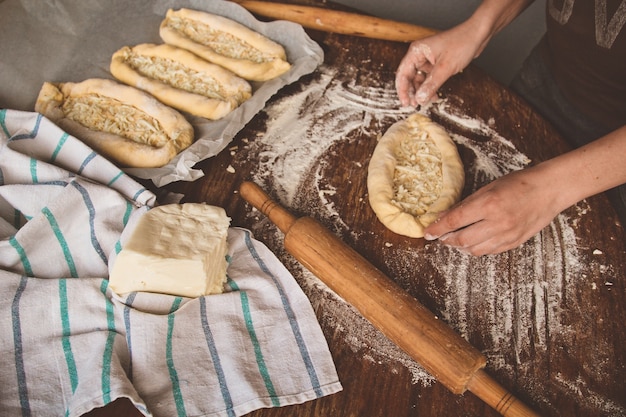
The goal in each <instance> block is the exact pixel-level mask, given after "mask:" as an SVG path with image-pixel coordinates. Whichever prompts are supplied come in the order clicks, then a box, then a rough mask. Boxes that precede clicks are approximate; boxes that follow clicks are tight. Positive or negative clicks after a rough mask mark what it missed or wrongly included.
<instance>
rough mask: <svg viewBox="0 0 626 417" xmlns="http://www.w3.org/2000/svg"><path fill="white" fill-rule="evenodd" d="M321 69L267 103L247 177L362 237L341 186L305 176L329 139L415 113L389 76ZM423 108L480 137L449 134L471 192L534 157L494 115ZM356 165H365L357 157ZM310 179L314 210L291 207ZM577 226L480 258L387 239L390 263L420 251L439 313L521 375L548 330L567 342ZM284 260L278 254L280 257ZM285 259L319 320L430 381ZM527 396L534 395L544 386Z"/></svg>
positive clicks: (408, 267)
mask: <svg viewBox="0 0 626 417" xmlns="http://www.w3.org/2000/svg"><path fill="white" fill-rule="evenodd" d="M319 72H320V76H319V77H318V78H316V79H315V80H313V81H311V82H310V83H309V84H307V85H306V87H305V88H304V89H303V90H302V91H300V92H297V93H295V94H292V95H290V96H288V97H285V98H282V99H280V100H277V101H276V102H274V103H272V104H271V105H269V106H267V107H266V109H265V112H266V113H267V115H268V121H267V125H266V133H265V134H264V135H263V136H260V137H258V138H257V139H256V140H255V141H252V142H251V143H250V144H249V146H251V147H256V148H257V150H258V153H259V155H260V164H259V166H258V167H257V168H256V170H255V171H254V172H253V173H252V175H253V179H254V180H255V181H256V182H258V183H260V184H264V183H271V184H272V187H273V190H272V191H273V193H274V194H275V195H276V197H277V199H278V200H279V202H280V203H281V204H283V205H285V206H286V207H289V208H292V209H293V208H297V209H299V210H302V212H307V213H308V214H310V215H315V216H316V217H321V218H323V219H330V220H331V222H332V223H333V224H335V225H339V226H340V228H342V229H345V230H347V232H348V233H352V234H353V236H354V235H356V234H359V236H361V237H362V238H367V236H366V235H363V234H364V233H365V232H364V231H352V230H349V226H348V225H347V224H346V222H344V219H342V218H341V215H340V213H339V212H338V210H337V208H336V207H335V204H334V203H333V201H332V199H331V197H333V196H335V195H336V194H337V193H340V192H341V191H340V190H338V189H335V188H333V187H330V186H328V185H323V186H321V185H320V184H321V179H322V174H321V169H319V168H318V171H316V172H315V173H314V175H310V173H311V171H312V170H313V169H314V167H315V164H316V162H317V161H319V160H320V158H321V157H322V156H324V154H325V153H326V152H327V151H328V150H329V148H330V147H331V146H332V145H333V144H336V143H338V142H340V141H345V140H348V139H347V138H349V137H350V135H351V134H354V132H362V133H363V134H365V135H367V136H369V137H372V138H373V137H379V136H380V135H382V134H383V133H384V132H382V131H380V130H378V129H377V128H376V127H377V126H379V125H380V123H381V122H382V121H383V120H386V122H387V123H389V119H394V120H400V119H403V118H405V117H407V116H408V115H409V114H411V113H413V112H414V110H411V109H407V108H398V106H399V103H398V100H397V96H396V94H395V88H394V86H393V83H388V85H383V86H381V87H377V88H374V87H367V86H359V85H357V84H356V81H352V82H350V83H347V84H346V83H340V82H338V81H337V80H336V79H335V77H334V75H335V74H334V72H333V71H332V70H330V69H329V68H326V67H323V66H322V67H321V68H320V69H319ZM430 111H432V112H436V114H437V116H438V117H439V118H443V119H445V120H446V121H447V122H448V123H449V124H451V125H456V126H460V127H462V129H460V130H461V131H463V132H470V133H471V132H475V133H478V134H479V135H480V136H481V137H483V138H487V139H486V140H481V141H478V140H472V139H471V138H469V137H467V136H466V135H464V134H460V133H453V132H451V137H452V138H453V140H454V141H455V142H456V143H457V145H458V146H459V147H464V148H466V149H467V150H469V151H470V152H471V154H472V155H473V156H474V159H473V161H471V164H469V165H468V166H466V175H467V179H466V180H467V181H468V184H470V185H471V186H472V187H473V189H476V188H478V187H479V186H481V185H483V184H486V183H488V182H490V181H492V180H494V179H496V178H498V177H500V176H502V175H505V174H506V173H508V172H511V171H514V170H519V169H523V168H524V167H526V166H527V165H528V164H529V163H530V162H531V161H530V159H529V158H528V157H527V156H526V155H524V154H523V153H521V152H520V151H519V150H517V149H516V147H515V146H514V145H513V144H512V143H511V142H510V141H509V140H507V139H506V138H504V137H502V136H500V135H499V134H498V132H497V131H496V130H494V128H493V126H494V125H495V123H494V120H493V118H491V119H489V120H487V121H484V120H479V119H474V118H468V117H467V116H463V115H459V114H456V113H455V112H454V110H453V109H451V108H450V107H449V106H448V104H447V103H446V101H445V100H443V101H441V102H438V103H435V104H433V105H432V106H431V107H429V108H423V109H422V110H421V112H422V113H425V114H427V115H428V114H429V112H430ZM468 136H471V135H468ZM358 164H360V165H361V166H362V169H366V167H365V164H363V163H362V162H358ZM311 178H313V181H315V182H316V184H313V187H312V188H313V189H315V190H317V191H318V195H317V199H318V201H317V202H316V204H312V206H311V207H294V206H293V205H294V204H295V202H296V201H297V197H298V196H297V194H298V191H299V190H300V189H301V188H303V184H302V182H303V181H304V180H305V179H306V180H308V181H311ZM309 188H311V187H309ZM576 210H577V211H578V212H579V213H581V214H584V213H585V211H586V210H588V206H587V205H586V203H585V202H581V203H579V204H578V205H577V206H576ZM311 211H315V212H314V213H313V212H311ZM574 226H575V220H572V219H570V218H569V217H568V216H566V215H564V214H561V215H559V216H557V218H556V219H555V220H554V221H553V222H552V224H551V225H550V226H549V227H547V228H546V229H545V230H544V231H542V232H541V233H540V234H539V235H537V236H536V237H534V238H532V239H531V240H530V241H528V242H527V243H526V244H524V245H523V246H522V247H520V248H518V249H515V250H513V251H510V252H507V253H505V254H500V255H493V256H485V257H478V258H477V257H472V256H470V255H466V254H463V253H461V252H458V251H456V250H454V249H451V248H449V247H446V246H443V245H439V244H428V245H426V246H425V247H424V248H423V250H415V248H408V247H407V248H403V247H401V246H402V245H397V244H395V245H391V244H389V245H388V246H386V247H385V250H388V251H390V253H392V254H393V256H392V257H390V258H393V259H390V260H389V262H390V263H394V265H395V269H396V270H405V271H411V273H413V271H414V268H415V265H416V264H417V261H418V258H419V261H420V262H424V258H426V259H427V260H428V262H430V263H431V265H432V266H433V269H434V270H435V271H436V273H438V274H439V275H440V276H441V277H443V281H441V280H440V281H437V282H445V288H441V284H439V286H438V287H436V288H435V286H434V285H433V287H432V288H430V289H429V290H430V291H432V293H433V294H442V295H443V300H444V305H445V308H444V309H443V311H442V312H441V316H442V317H441V318H442V319H443V320H444V321H446V322H447V323H448V324H450V325H451V326H452V327H453V328H454V329H455V330H456V331H457V332H458V333H459V334H460V335H461V336H463V337H464V338H466V339H467V338H469V336H470V332H471V331H472V328H474V329H476V328H479V329H480V333H481V340H482V343H483V344H484V346H482V347H481V351H482V352H483V353H484V354H485V355H486V356H487V358H488V363H489V366H490V367H491V368H492V369H495V370H500V369H503V370H505V371H507V372H509V371H511V374H515V375H518V376H520V377H523V376H524V375H525V372H528V373H530V372H531V369H530V368H531V367H532V366H534V365H536V364H533V363H531V364H528V365H525V359H524V358H528V357H532V356H533V355H534V356H536V355H541V353H542V352H543V353H545V354H546V355H548V349H549V343H550V341H548V340H546V337H547V335H557V336H556V337H559V338H560V339H565V340H566V341H567V340H568V339H569V338H570V336H571V335H570V334H569V332H570V328H569V327H568V325H567V324H566V323H563V320H562V312H563V311H562V302H563V300H564V299H568V303H569V308H576V306H572V303H575V302H576V300H575V298H576V297H574V296H573V295H572V294H570V293H569V292H571V291H574V290H573V288H574V287H575V285H574V284H575V283H576V281H577V280H580V279H582V275H583V274H582V273H581V270H582V269H583V268H582V265H581V256H582V255H581V253H580V250H579V247H578V244H577V242H576V234H575V231H574ZM279 235H282V233H281V232H279V231H277V235H276V237H275V238H276V239H277V240H280V239H281V237H280V236H279ZM285 259H287V258H284V257H283V261H285ZM292 262H293V263H294V265H290V268H294V269H300V270H301V271H302V274H301V275H302V279H303V280H304V282H300V284H301V285H302V287H303V288H304V290H305V292H307V293H310V292H311V289H315V290H317V291H318V292H322V293H324V294H325V295H322V296H321V298H320V297H318V298H316V299H313V300H312V302H313V303H314V304H316V303H317V304H318V306H319V304H323V308H322V310H323V312H324V313H323V314H324V315H325V319H327V320H332V323H333V325H334V328H336V329H337V331H338V332H341V334H342V335H343V337H344V339H345V341H346V343H347V344H348V346H349V347H350V349H352V350H353V351H355V352H361V353H362V354H363V355H364V356H363V357H365V358H367V359H369V360H372V361H373V362H380V361H386V362H389V361H392V362H396V363H399V364H401V365H403V366H406V367H407V368H408V369H409V370H410V372H411V374H412V376H413V382H414V383H419V384H424V385H428V384H430V383H431V382H432V381H433V379H432V377H431V376H429V375H428V374H427V373H426V372H425V371H424V370H423V369H422V368H421V366H419V365H418V364H417V363H415V362H414V361H413V360H412V359H410V358H409V357H407V355H406V354H405V353H404V352H402V351H401V350H400V349H399V348H397V347H396V346H395V345H394V344H393V343H391V342H390V341H389V340H388V339H387V338H385V337H384V336H383V335H382V334H380V332H378V331H376V330H375V329H374V328H373V327H372V326H371V325H370V324H369V323H368V322H367V321H366V320H365V319H364V318H363V317H361V316H360V314H358V312H356V311H355V310H354V309H353V308H352V307H351V306H350V305H348V304H346V303H345V302H344V301H343V300H342V299H341V298H340V297H338V296H337V295H336V294H334V293H333V292H332V291H331V290H330V289H328V288H327V287H326V286H325V285H324V284H323V283H322V282H321V281H320V280H319V279H317V278H316V277H315V276H313V275H312V274H311V273H309V272H308V271H306V270H305V269H304V268H302V267H300V266H299V264H297V262H295V261H292ZM503 271H504V273H503ZM407 276H410V275H407ZM477 300H479V301H477ZM477 302H479V303H480V306H478V307H477V306H476V305H475V304H476V303H477ZM478 308H479V309H480V310H478ZM476 311H481V314H480V316H481V317H480V318H478V317H475V314H476V313H475V312H476ZM477 320H480V322H479V323H477ZM474 331H476V330H474ZM502 346H512V347H513V354H512V355H513V356H510V355H511V354H510V353H507V355H509V356H507V357H504V356H503V353H502V351H503V349H502ZM505 351H506V352H508V349H505ZM525 367H527V368H528V369H526V368H525ZM512 370H513V371H512ZM537 390H539V389H537ZM531 394H533V395H536V396H537V397H541V396H542V394H543V393H542V392H534V393H531Z"/></svg>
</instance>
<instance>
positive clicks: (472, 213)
mask: <svg viewBox="0 0 626 417" xmlns="http://www.w3.org/2000/svg"><path fill="white" fill-rule="evenodd" d="M542 174H543V173H542V172H541V171H540V170H537V169H536V168H528V169H525V170H522V171H515V172H513V173H511V174H508V175H505V176H504V177H501V178H499V179H497V180H495V181H493V182H492V183H490V184H488V185H486V186H484V187H482V188H481V189H479V190H478V191H476V192H475V193H474V194H472V195H470V196H469V197H467V198H466V199H465V200H463V201H462V202H461V203H459V204H458V205H457V206H455V207H453V208H451V209H450V210H448V211H447V212H445V213H443V214H442V215H441V216H440V217H439V218H438V219H437V221H436V222H435V223H433V224H431V225H430V226H429V227H427V228H426V230H425V237H426V239H427V240H434V239H439V241H441V242H443V243H444V244H446V245H450V246H453V247H456V248H459V249H460V250H462V251H464V252H468V253H470V254H472V255H476V256H478V255H486V254H495V253H501V252H504V251H507V250H510V249H513V248H515V247H518V246H520V245H521V244H522V243H524V242H525V241H527V240H528V239H530V238H531V237H532V236H534V235H535V234H537V233H538V232H539V231H540V230H541V229H543V228H544V227H545V226H546V225H548V224H549V223H550V222H551V221H552V220H553V219H554V217H556V215H557V214H558V213H559V212H560V211H561V210H562V208H561V206H562V201H560V198H559V195H560V190H559V189H558V187H556V188H555V187H554V186H552V185H551V184H550V182H549V181H547V180H546V177H545V175H542Z"/></svg>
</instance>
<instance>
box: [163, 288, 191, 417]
mask: <svg viewBox="0 0 626 417" xmlns="http://www.w3.org/2000/svg"><path fill="white" fill-rule="evenodd" d="M182 300H183V299H182V297H176V299H175V300H174V303H173V304H172V308H171V310H170V313H169V314H168V315H167V341H166V347H165V359H166V361H167V369H168V371H169V373H170V381H171V382H172V391H173V394H174V403H175V404H176V411H177V412H178V416H179V417H183V416H186V415H187V411H185V402H184V400H183V395H182V393H181V391H180V381H179V380H178V372H176V367H175V366H174V357H173V355H172V335H173V333H174V316H175V314H174V313H175V312H176V310H178V307H179V306H180V303H181V302H182Z"/></svg>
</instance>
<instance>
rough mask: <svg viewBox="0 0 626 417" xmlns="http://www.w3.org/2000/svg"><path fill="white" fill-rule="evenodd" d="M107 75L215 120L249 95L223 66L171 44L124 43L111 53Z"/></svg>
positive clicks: (242, 83) (247, 86) (247, 87)
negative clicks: (127, 44)
mask: <svg viewBox="0 0 626 417" xmlns="http://www.w3.org/2000/svg"><path fill="white" fill-rule="evenodd" d="M110 70H111V74H113V76H114V77H115V78H117V79H118V80H120V81H122V82H124V83H126V84H128V85H131V86H133V87H137V88H139V89H141V90H144V91H147V92H148V93H150V94H152V95H153V96H155V97H156V98H158V99H159V100H160V101H161V102H163V103H165V104H167V105H169V106H172V107H174V108H176V109H178V110H182V111H185V112H187V113H190V114H193V115H196V116H200V117H205V118H207V119H211V120H217V119H220V118H222V117H224V116H226V115H227V114H228V113H230V112H231V111H233V110H234V109H236V108H237V107H238V106H239V105H240V104H241V103H243V102H244V101H245V100H247V99H248V98H250V96H251V95H252V87H251V86H250V83H248V82H247V81H246V80H244V79H242V78H240V77H238V76H236V75H235V74H233V73H232V72H230V71H228V70H227V69H225V68H223V67H221V66H219V65H216V64H212V63H210V62H208V61H206V60H204V59H202V58H200V57H198V56H197V55H195V54H192V53H191V52H189V51H187V50H185V49H181V48H178V47H175V46H172V45H167V44H161V45H155V44H141V45H136V46H133V47H130V46H125V47H123V48H121V49H119V50H118V51H117V52H115V53H114V54H113V57H112V59H111V65H110Z"/></svg>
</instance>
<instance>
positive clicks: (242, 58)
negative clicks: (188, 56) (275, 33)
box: [159, 9, 291, 81]
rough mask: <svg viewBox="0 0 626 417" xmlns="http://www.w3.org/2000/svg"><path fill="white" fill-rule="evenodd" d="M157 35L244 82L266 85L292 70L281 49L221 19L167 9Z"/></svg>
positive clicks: (248, 30) (258, 34) (220, 17)
mask: <svg viewBox="0 0 626 417" xmlns="http://www.w3.org/2000/svg"><path fill="white" fill-rule="evenodd" d="M159 33H160V35H161V38H162V39H163V41H165V42H166V43H169V44H171V45H175V46H178V47H180V48H184V49H187V50H189V51H191V52H193V53H195V54H196V55H198V56H200V57H202V58H204V59H206V60H207V61H210V62H213V63H215V64H218V65H221V66H223V67H224V68H227V69H229V70H230V71H232V72H234V73H235V74H237V75H238V76H240V77H242V78H245V79H246V80H251V81H267V80H269V79H272V78H275V77H277V76H279V75H281V74H283V73H285V72H287V71H288V70H289V68H291V65H290V64H289V62H287V56H286V53H285V49H284V48H283V47H282V45H280V44H278V43H276V42H274V41H273V40H271V39H269V38H267V37H265V36H263V35H262V34H260V33H258V32H256V31H254V30H252V29H250V28H248V27H247V26H244V25H242V24H240V23H238V22H235V21H234V20H231V19H228V18H226V17H223V16H218V15H214V14H211V13H207V12H200V11H196V10H190V9H180V10H173V9H170V10H168V12H167V14H166V16H165V19H164V20H163V21H162V22H161V27H160V31H159Z"/></svg>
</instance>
